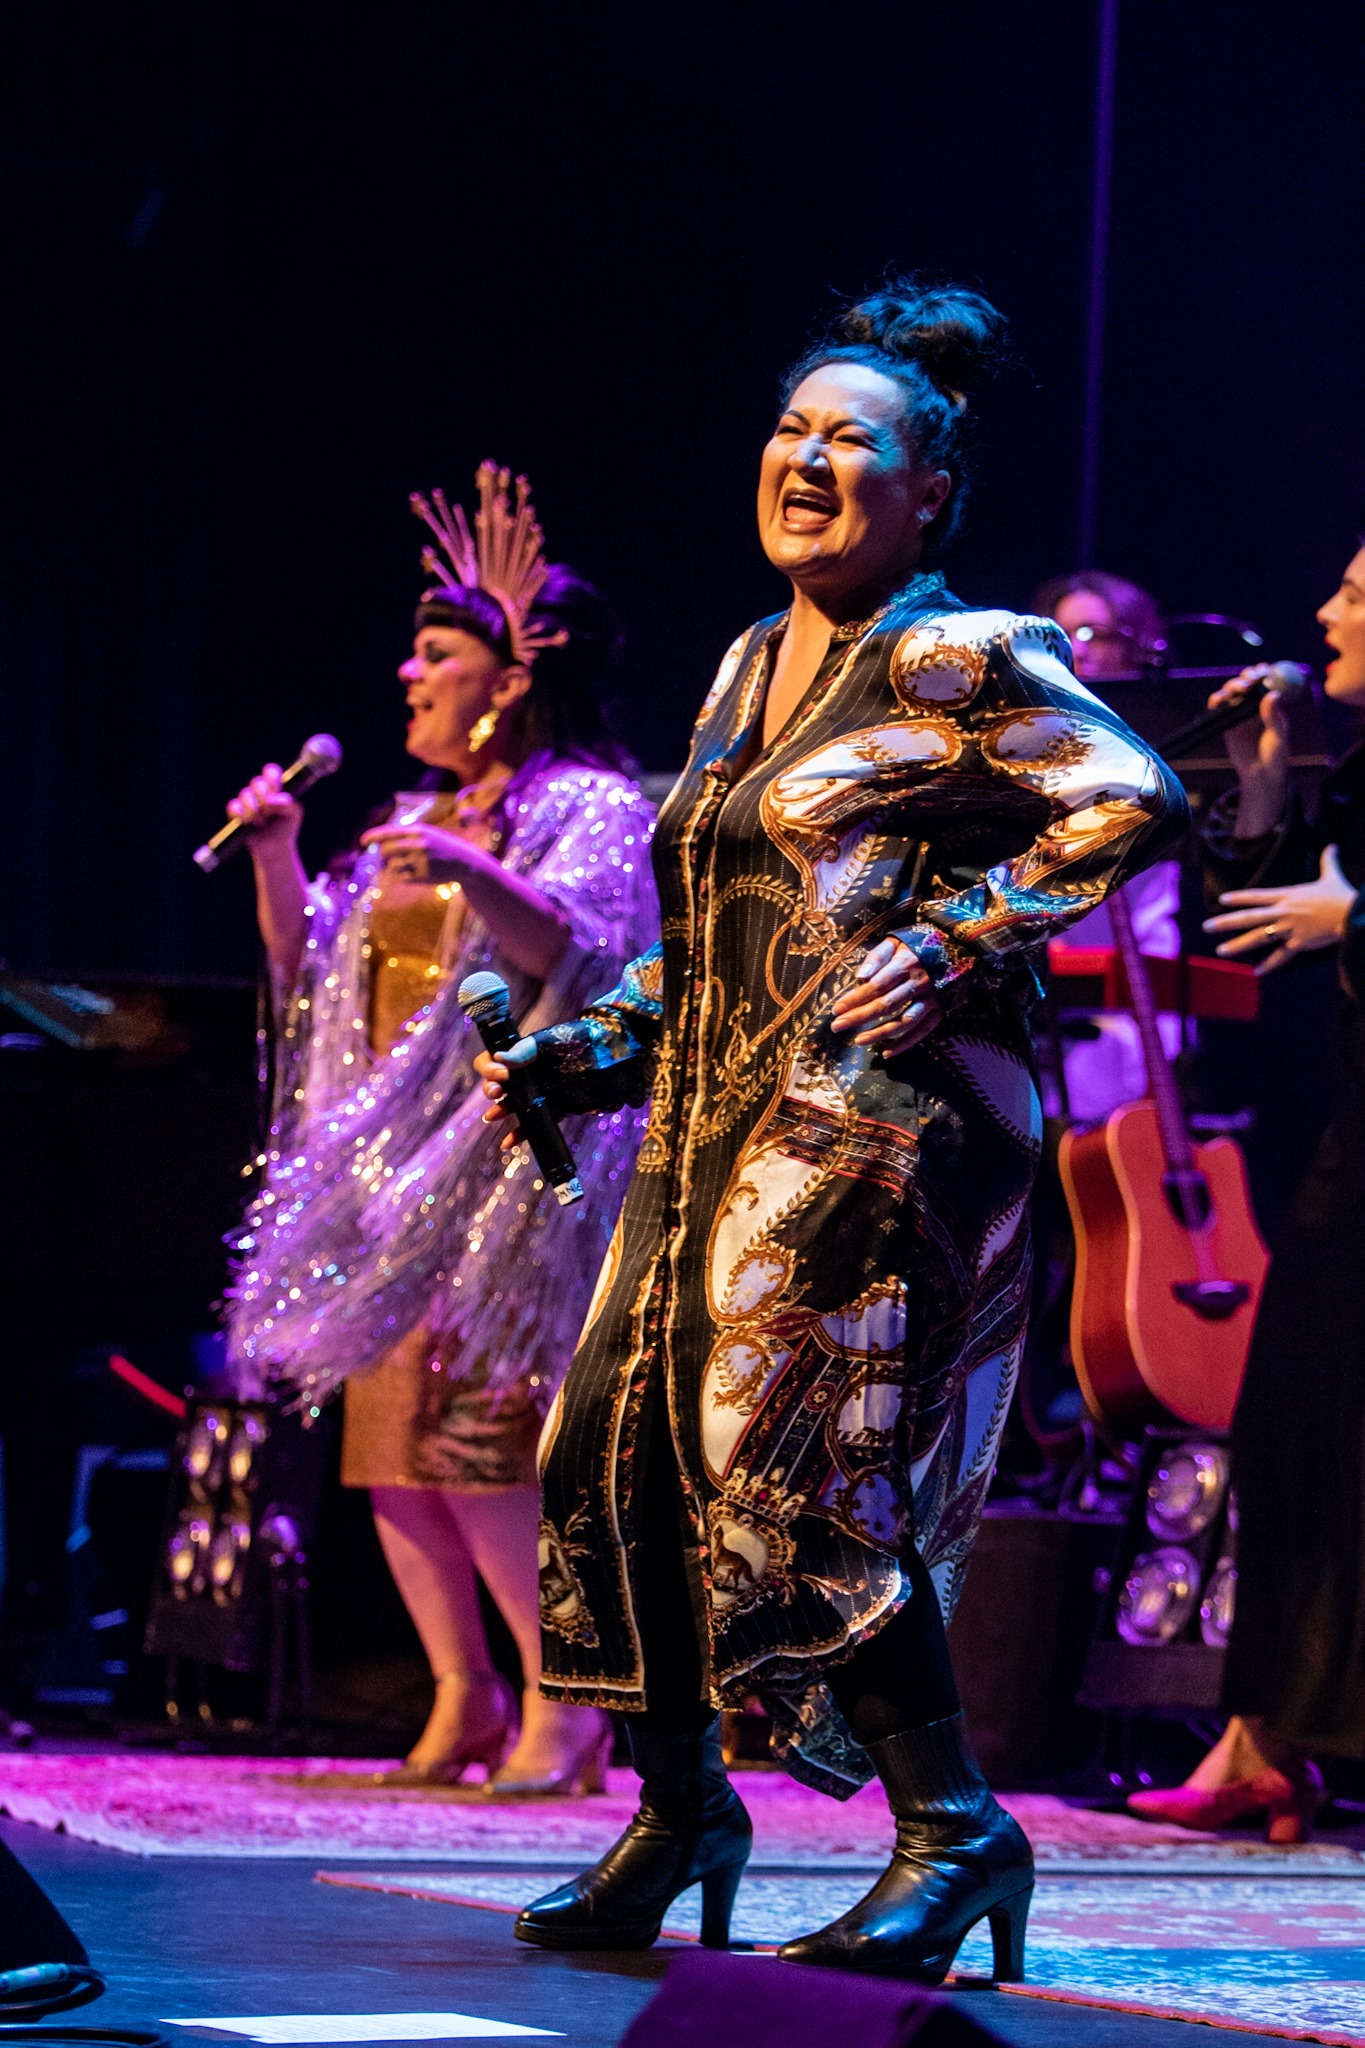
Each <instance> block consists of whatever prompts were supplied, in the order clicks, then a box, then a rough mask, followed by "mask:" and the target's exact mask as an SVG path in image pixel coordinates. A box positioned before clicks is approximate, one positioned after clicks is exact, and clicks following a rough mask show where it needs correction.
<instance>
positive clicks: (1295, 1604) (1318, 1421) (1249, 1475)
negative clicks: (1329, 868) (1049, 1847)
mask: <svg viewBox="0 0 1365 2048" xmlns="http://www.w3.org/2000/svg"><path fill="white" fill-rule="evenodd" d="M1220 812H1221V815H1220ZM1234 815H1235V814H1234ZM1228 825H1229V818H1228V813H1227V810H1226V808H1225V807H1224V806H1220V807H1218V809H1216V810H1215V814H1214V816H1213V817H1212V818H1211V820H1210V828H1209V832H1208V835H1207V838H1206V853H1207V857H1208V867H1209V878H1210V882H1211V884H1212V885H1213V886H1214V887H1215V888H1216V889H1218V890H1222V889H1233V888H1254V887H1273V886H1275V885H1276V884H1279V883H1291V882H1303V881H1308V880H1311V879H1312V877H1313V876H1315V875H1316V874H1317V872H1318V863H1319V860H1320V857H1321V854H1322V850H1323V848H1324V847H1325V846H1329V845H1335V846H1336V847H1337V849H1338V853H1339V858H1340V860H1341V865H1342V869H1343V871H1344V873H1345V874H1346V876H1347V878H1348V879H1349V880H1350V881H1351V882H1353V883H1354V884H1355V885H1356V886H1357V887H1360V886H1361V885H1362V884H1363V883H1365V744H1363V745H1361V746H1358V747H1355V748H1353V749H1352V750H1351V752H1350V753H1349V754H1347V755H1345V756H1344V757H1343V759H1342V760H1341V761H1340V762H1338V763H1337V765H1336V767H1335V768H1334V769H1333V770H1332V771H1331V773H1330V774H1329V776H1328V778H1327V780H1326V782H1325V783H1324V785H1323V789H1322V794H1321V797H1320V800H1319V803H1318V806H1317V809H1316V813H1315V814H1314V815H1313V816H1311V817H1309V816H1307V815H1305V814H1304V813H1303V812H1302V811H1301V809H1300V808H1299V807H1298V806H1297V805H1295V806H1294V807H1293V808H1292V809H1291V811H1290V813H1289V814H1288V815H1287V817H1286V820H1285V822H1284V823H1283V824H1282V825H1281V826H1280V827H1278V828H1277V829H1276V831H1274V832H1272V833H1267V834H1266V835H1265V837H1264V838H1263V839H1259V840H1251V841H1238V840H1234V839H1233V838H1232V837H1231V835H1230V832H1229V830H1228ZM1360 912H1361V901H1360V899H1357V904H1356V909H1355V910H1354V911H1353V913H1352V919H1351V924H1350V927H1349V929H1348V933H1347V937H1346V940H1345V943H1344V944H1343V946H1342V948H1341V955H1340V966H1341V970H1342V975H1341V988H1342V993H1341V998H1340V1005H1341V1015H1340V1018H1339V1021H1338V1032H1337V1047H1336V1071H1335V1075H1334V1083H1333V1109H1332V1119H1331V1123H1330V1125H1329V1127H1328V1129H1327V1131H1326V1132H1325V1133H1324V1135H1323V1137H1322V1139H1321V1142H1320V1143H1319V1145H1318V1147H1317V1151H1316V1154H1315V1156H1314V1158H1313V1162H1312V1164H1311V1166H1310V1167H1309V1169H1308V1172H1307V1174H1306V1175H1305V1176H1304V1178H1303V1180H1302V1181H1301V1182H1300V1185H1299V1187H1298V1190H1297V1193H1296V1195H1295V1198H1294V1201H1293V1203H1292V1205H1291V1209H1290V1213H1289V1217H1288V1221H1287V1223H1286V1225H1285V1228H1284V1230H1283V1231H1282V1233H1281V1234H1280V1236H1279V1239H1278V1242H1276V1243H1274V1244H1273V1245H1272V1251H1273V1254H1274V1256H1273V1260H1272V1264H1271V1268H1270V1277H1269V1280H1268V1282H1267V1285H1266V1291H1265V1294H1264V1297H1263V1298H1262V1302H1261V1312H1260V1316H1259V1319H1258V1321H1257V1325H1256V1334H1255V1337H1254V1338H1253V1341H1252V1347H1251V1356H1250V1359H1249V1361H1248V1364H1247V1374H1246V1381H1245V1384H1244V1386H1243V1388H1242V1395H1241V1400H1240V1402H1239V1404H1238V1408H1237V1414H1236V1417H1235V1419H1234V1422H1233V1473H1234V1479H1235V1484H1236V1488H1237V1499H1238V1514H1239V1525H1238V1532H1237V1568H1238V1583H1237V1609H1236V1616H1235V1620H1234V1625H1233V1633H1232V1642H1231V1645H1230V1648H1229V1652H1228V1660H1227V1667H1226V1671H1225V1674H1224V1683H1223V1705H1224V1707H1225V1709H1226V1711H1227V1712H1228V1713H1236V1714H1246V1715H1260V1716H1261V1717H1263V1718H1264V1719H1265V1721H1266V1722H1267V1723H1268V1724H1269V1725H1270V1727H1272V1728H1273V1729H1274V1730H1275V1731H1276V1733H1277V1734H1280V1735H1282V1736H1285V1737H1287V1738H1288V1739H1290V1740H1291V1741H1294V1742H1296V1743H1298V1744H1300V1745H1301V1746H1302V1747H1303V1748H1305V1749H1311V1750H1318V1751H1323V1752H1326V1753H1327V1754H1336V1755H1340V1756H1354V1757H1362V1758H1365V1007H1362V998H1365V923H1362V921H1361V916H1360ZM1284 971H1285V972H1286V973H1291V974H1292V973H1295V972H1298V971H1299V970H1298V969H1296V968H1293V967H1291V968H1288V969H1285V970H1284ZM1294 1053H1295V1049H1294V1047H1293V1046H1285V1047H1284V1048H1282V1056H1283V1058H1284V1061H1285V1073H1286V1078H1287V1079H1288V1078H1289V1077H1290V1076H1291V1075H1292V1071H1293V1063H1294Z"/></svg>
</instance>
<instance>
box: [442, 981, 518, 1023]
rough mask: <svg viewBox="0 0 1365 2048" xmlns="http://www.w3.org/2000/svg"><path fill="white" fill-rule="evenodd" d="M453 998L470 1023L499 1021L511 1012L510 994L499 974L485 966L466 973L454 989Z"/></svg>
mask: <svg viewBox="0 0 1365 2048" xmlns="http://www.w3.org/2000/svg"><path fill="white" fill-rule="evenodd" d="M455 1000H456V1002H457V1003H458V1004H459V1006H460V1008H461V1009H462V1010H463V1011H464V1013H465V1015H466V1017H468V1018H469V1020H470V1022H471V1023H472V1024H496V1023H501V1021H502V1019H503V1018H504V1017H510V1016H511V1014H512V996H511V991H510V990H509V989H508V986H507V983H506V982H505V981H504V980H503V978H502V976H501V975H500V974H490V973H489V972H488V970H487V969H486V968H485V969H483V970H482V971H481V972H480V973H478V974H467V975H466V976H465V978H464V980H463V981H462V982H461V983H460V986H459V987H458V988H457V989H456V991H455Z"/></svg>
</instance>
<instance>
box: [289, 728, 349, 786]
mask: <svg viewBox="0 0 1365 2048" xmlns="http://www.w3.org/2000/svg"><path fill="white" fill-rule="evenodd" d="M299 760H300V761H301V762H302V763H303V765H304V767H306V768H307V769H308V771H309V773H310V774H311V776H312V778H313V780H314V782H321V780H322V778H323V776H324V775H335V774H336V772H337V769H338V768H339V767H340V766H341V741H340V740H338V739H333V737H332V735H331V733H329V732H315V733H314V734H313V737H312V739H310V740H305V741H304V743H303V745H302V747H301V748H300V750H299Z"/></svg>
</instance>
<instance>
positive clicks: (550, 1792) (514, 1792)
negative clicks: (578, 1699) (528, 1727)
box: [484, 1709, 613, 1799]
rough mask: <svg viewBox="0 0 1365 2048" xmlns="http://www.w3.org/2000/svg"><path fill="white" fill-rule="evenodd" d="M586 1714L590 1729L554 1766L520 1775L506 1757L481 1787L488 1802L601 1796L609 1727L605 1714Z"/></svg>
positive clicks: (609, 1745) (512, 1759)
mask: <svg viewBox="0 0 1365 2048" xmlns="http://www.w3.org/2000/svg"><path fill="white" fill-rule="evenodd" d="M588 1711H591V1712H592V1713H593V1714H594V1723H593V1725H592V1726H590V1727H589V1728H588V1730H587V1733H586V1735H584V1736H582V1737H581V1738H580V1740H579V1741H578V1742H577V1744H575V1745H574V1746H573V1747H571V1748H570V1749H569V1750H567V1751H566V1753H565V1755H564V1756H563V1757H562V1758H561V1759H560V1761H559V1762H558V1763H556V1764H553V1765H551V1766H549V1767H548V1768H547V1769H545V1770H542V1771H524V1770H520V1769H519V1768H518V1767H517V1763H516V1759H515V1757H509V1758H508V1759H507V1762H506V1763H504V1764H501V1765H500V1766H499V1767H498V1769H497V1770H496V1771H494V1773H493V1775H492V1777H491V1778H490V1779H489V1780H488V1783H487V1784H486V1785H485V1786H484V1791H485V1793H486V1794H487V1796H488V1797H489V1798H490V1799H556V1798H558V1799H567V1798H583V1797H586V1796H588V1795H590V1794H592V1793H595V1792H605V1791H606V1789H607V1766H608V1764H609V1763H610V1762H611V1749H612V1740H613V1734H612V1725H611V1722H610V1721H609V1720H608V1719H607V1716H606V1715H605V1714H603V1713H599V1712H597V1710H596V1709H589V1710H588ZM523 1727H524V1721H523Z"/></svg>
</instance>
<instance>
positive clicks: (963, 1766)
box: [778, 1714, 1033, 1984]
mask: <svg viewBox="0 0 1365 2048" xmlns="http://www.w3.org/2000/svg"><path fill="white" fill-rule="evenodd" d="M866 1748H867V1753H868V1755H869V1756H870V1757H871V1758H872V1760H873V1762H874V1764H875V1765H876V1768H877V1776H878V1777H879V1778H880V1779H881V1781H882V1784H883V1785H884V1786H885V1787H886V1796H887V1799H888V1800H889V1802H890V1805H891V1811H892V1813H893V1814H894V1815H895V1817H896V1848H895V1853H894V1855H893V1856H892V1858H891V1862H890V1864H889V1866H888V1868H887V1869H886V1870H884V1871H883V1873H882V1875H881V1876H880V1877H879V1878H878V1880H877V1882H876V1884H875V1885H873V1887H872V1890H871V1891H870V1892H869V1893H868V1894H867V1897H866V1898H865V1899H860V1900H859V1902H858V1904H857V1905H856V1906H854V1907H853V1908H852V1910H851V1911H850V1912H847V1913H845V1914H844V1916H843V1918H842V1919H840V1920H835V1921H833V1922H832V1923H831V1924H830V1925H829V1926H828V1927H822V1928H821V1929H820V1931H819V1933H817V1934H807V1935H804V1936H803V1937H802V1938H801V1939H800V1940H799V1941H789V1942H788V1943H787V1944H786V1946H785V1947H784V1948H782V1949H780V1950H779V1951H778V1953H779V1954H780V1956H781V1957H782V1959H783V1961H784V1962H789V1963H824V1964H827V1965H829V1966H831V1967H833V1968H835V1969H841V1970H864V1971H867V1972H869V1973H870V1974H875V1975H878V1976H886V1977H911V1978H915V1979H917V1980H918V1981H919V1982H920V1983H923V1984H941V1983H942V1982H943V1979H944V1978H945V1977H946V1976H947V1974H948V1971H949V1970H950V1969H951V1967H952V1963H953V1958H954V1956H955V1955H956V1954H957V1951H958V1949H959V1947H960V1946H961V1944H962V1942H963V1940H964V1938H965V1937H966V1935H967V1934H968V1933H969V1932H970V1930H971V1929H972V1928H973V1927H975V1925H976V1923H977V1922H978V1921H979V1920H989V1922H990V1930H991V1942H992V1947H993V1952H994V1970H993V1973H992V1974H993V1975H994V1977H995V1978H996V1979H997V1981H999V1982H1002V1983H1013V1982H1016V1981H1017V1980H1018V1979H1019V1978H1021V1977H1022V1976H1023V1974H1024V1928H1025V1924H1026V1923H1027V1920H1028V1909H1029V1901H1030V1899H1031V1898H1032V1896H1033V1851H1032V1850H1031V1849H1030V1848H1029V1845H1028V1837H1027V1836H1026V1835H1025V1833H1024V1831H1023V1829H1022V1828H1021V1827H1020V1826H1019V1824H1018V1822H1017V1821H1013V1820H1011V1819H1010V1816H1009V1815H1008V1814H1007V1813H1006V1812H1005V1811H1004V1809H1003V1807H1001V1806H999V1805H997V1803H996V1800H995V1797H994V1795H993V1794H992V1792H991V1790H990V1787H989V1786H988V1785H987V1783H986V1781H985V1779H984V1778H983V1777H982V1775H981V1772H980V1769H979V1768H978V1766H977V1764H976V1762H975V1760H974V1758H973V1757H972V1755H971V1753H970V1752H969V1750H968V1749H967V1747H966V1743H965V1741H964V1730H963V1721H962V1716H961V1714H954V1715H953V1716H952V1718H951V1719H950V1720H946V1721H931V1722H930V1723H929V1725H928V1726H927V1727H925V1728H914V1729H911V1730H910V1731H909V1732H908V1733H907V1734H904V1735H888V1736H887V1737H886V1738H885V1739H884V1740H883V1741H881V1742H869V1743H868V1744H867V1745H866Z"/></svg>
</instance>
